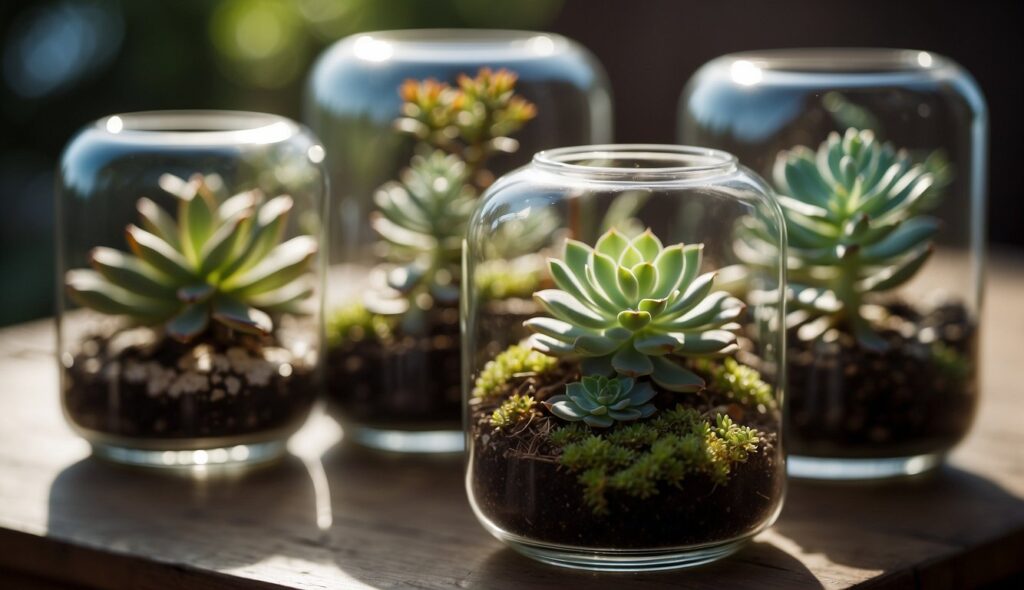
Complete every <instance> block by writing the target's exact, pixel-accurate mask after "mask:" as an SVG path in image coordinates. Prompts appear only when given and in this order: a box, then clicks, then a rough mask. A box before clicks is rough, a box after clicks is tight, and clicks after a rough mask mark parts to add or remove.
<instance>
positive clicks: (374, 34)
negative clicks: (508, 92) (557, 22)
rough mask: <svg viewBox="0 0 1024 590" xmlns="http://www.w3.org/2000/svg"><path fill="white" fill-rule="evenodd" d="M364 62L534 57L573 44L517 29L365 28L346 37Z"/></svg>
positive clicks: (562, 38)
mask: <svg viewBox="0 0 1024 590" xmlns="http://www.w3.org/2000/svg"><path fill="white" fill-rule="evenodd" d="M345 42H346V44H348V45H349V50H350V51H351V52H352V54H353V55H355V57H357V58H359V59H362V60H364V61H371V62H383V61H388V60H391V59H394V58H399V59H402V60H408V61H467V60H472V61H496V60H502V59H534V58H544V57H550V56H552V55H556V54H559V53H562V52H564V51H565V50H566V49H568V48H569V47H570V46H571V45H572V41H570V40H569V39H568V38H567V37H564V36H562V35H559V34H556V33H547V32H541V31H524V30H516V29H443V28H442V29H397V30H386V31H368V32H365V33H359V34H356V35H352V36H351V37H349V38H348V39H346V41H345Z"/></svg>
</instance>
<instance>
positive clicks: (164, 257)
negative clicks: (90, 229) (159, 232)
mask: <svg viewBox="0 0 1024 590" xmlns="http://www.w3.org/2000/svg"><path fill="white" fill-rule="evenodd" d="M125 233H126V236H125V239H126V240H127V241H128V246H129V247H130V248H131V250H132V252H134V253H135V255H136V256H138V257H139V258H141V259H142V260H143V262H145V263H146V264H148V265H150V266H152V267H153V268H154V269H156V270H158V271H160V272H162V273H163V274H165V275H167V276H169V277H171V278H172V279H173V280H174V281H176V282H188V281H192V280H195V278H196V277H195V273H193V271H192V265H191V263H189V261H188V260H187V259H186V258H185V257H184V256H182V254H181V252H178V251H177V250H175V249H174V248H173V247H172V246H171V245H170V244H168V243H167V242H165V241H163V240H161V239H160V238H159V237H157V236H156V235H155V234H151V233H149V232H148V231H146V230H144V229H142V228H140V227H137V226H134V225H129V226H128V229H127V230H126V232H125Z"/></svg>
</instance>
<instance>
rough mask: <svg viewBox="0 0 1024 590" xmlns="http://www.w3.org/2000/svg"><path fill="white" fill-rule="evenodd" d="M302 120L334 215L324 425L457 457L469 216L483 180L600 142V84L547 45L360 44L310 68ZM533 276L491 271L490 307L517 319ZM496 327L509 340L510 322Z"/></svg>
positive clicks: (548, 39)
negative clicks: (320, 157) (318, 152)
mask: <svg viewBox="0 0 1024 590" xmlns="http://www.w3.org/2000/svg"><path fill="white" fill-rule="evenodd" d="M307 119H308V121H309V122H310V125H311V126H312V128H313V129H314V130H315V131H316V132H317V134H318V135H319V136H320V137H322V138H323V140H324V145H325V147H326V149H327V160H326V162H327V165H328V168H329V171H330V174H331V199H332V202H333V203H334V205H333V206H332V210H333V211H334V215H335V217H334V220H333V222H332V224H333V227H334V230H332V231H331V232H330V235H331V237H330V256H329V258H330V261H329V263H330V266H329V271H328V288H327V307H326V314H325V317H326V324H327V359H328V360H327V364H326V366H327V390H328V393H329V401H330V402H331V403H330V406H331V408H332V409H333V413H334V414H335V415H336V416H338V417H339V418H340V420H341V421H342V422H343V424H344V426H345V433H346V435H347V436H349V437H350V438H352V439H354V440H356V441H357V442H360V443H362V444H364V445H368V446H372V447H378V448H385V449H389V450H394V451H405V452H447V451H458V450H461V449H462V429H461V418H460V416H461V409H460V406H461V384H460V381H459V379H460V368H459V363H460V352H459V319H458V317H459V314H458V293H459V281H460V277H461V271H460V258H461V253H460V252H461V242H462V237H463V235H464V233H465V230H466V224H467V222H468V220H469V215H470V213H471V211H472V209H473V206H474V204H475V202H476V200H477V199H478V197H479V196H480V194H481V193H482V192H483V191H484V190H485V189H486V188H487V187H488V186H489V185H490V184H491V183H492V182H493V181H494V179H495V178H496V177H497V176H499V175H501V174H503V173H505V172H507V171H508V170H511V169H512V168H515V167H517V166H520V165H522V164H524V163H526V162H527V161H528V160H529V157H530V155H531V154H533V153H534V152H536V151H539V150H541V149H545V148H550V147H556V146H559V145H575V144H580V143H591V142H603V141H608V140H609V139H610V134H611V98H610V94H609V90H608V87H607V83H606V81H605V76H604V73H603V71H602V70H601V68H600V66H599V65H598V64H597V62H596V61H595V60H594V58H593V57H592V56H591V55H590V54H589V53H588V52H587V51H586V50H584V49H583V48H582V47H580V46H579V45H577V44H576V43H574V42H572V41H570V40H568V39H566V38H564V37H561V36H558V35H552V34H547V33H531V32H519V31H494V30H488V31H482V30H410V31H391V32H379V33H367V34H361V35H356V36H353V37H349V38H347V39H344V40H342V41H340V42H339V43H337V44H335V45H334V46H333V47H331V48H330V49H328V50H327V52H326V53H325V54H324V55H323V56H322V57H321V58H320V60H319V61H318V63H317V65H316V67H315V68H314V70H313V73H312V75H311V77H310V82H309V89H308V95H307ZM540 229H542V228H535V230H540ZM540 270H541V269H539V268H534V267H530V266H521V267H515V268H507V269H502V270H501V271H500V272H495V273H494V274H492V275H491V279H492V283H491V284H490V286H489V292H488V297H489V301H490V302H491V304H492V305H493V306H495V307H503V308H506V309H507V310H509V314H511V315H514V314H516V313H518V314H519V315H522V314H523V313H526V312H529V311H530V310H532V309H533V308H534V304H533V303H532V301H531V300H530V294H531V293H532V291H533V289H534V287H535V286H536V283H537V281H538V277H539V276H540ZM513 310H514V313H513ZM511 315H508V317H511ZM508 329H509V330H513V331H522V328H521V322H520V321H512V322H509V325H508Z"/></svg>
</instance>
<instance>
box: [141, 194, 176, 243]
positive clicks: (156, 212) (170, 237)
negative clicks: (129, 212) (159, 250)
mask: <svg viewBox="0 0 1024 590" xmlns="http://www.w3.org/2000/svg"><path fill="white" fill-rule="evenodd" d="M136 208H137V209H138V211H139V216H140V217H141V218H142V227H144V228H145V229H146V230H147V231H149V232H150V233H152V234H154V235H156V236H157V237H159V238H160V239H162V240H164V241H165V242H167V243H168V244H170V245H171V247H173V248H174V249H175V250H177V249H178V248H179V247H180V246H181V242H180V241H179V240H178V224H177V222H175V221H174V218H173V217H171V216H170V215H168V214H167V212H166V211H164V210H163V209H161V208H160V207H159V206H158V205H157V204H156V203H154V202H153V201H151V200H149V199H147V198H146V197H142V198H141V199H139V202H138V204H137V205H136Z"/></svg>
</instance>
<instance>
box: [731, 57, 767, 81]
mask: <svg viewBox="0 0 1024 590" xmlns="http://www.w3.org/2000/svg"><path fill="white" fill-rule="evenodd" d="M730 73H731V74H732V79H733V80H734V81H735V82H736V83H737V84H740V85H741V86H753V85H755V84H757V83H758V82H760V81H761V78H762V77H763V74H762V72H761V68H759V67H757V66H756V65H754V63H753V62H750V61H747V60H745V59H740V60H737V61H735V62H733V64H732V68H731V69H730Z"/></svg>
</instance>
